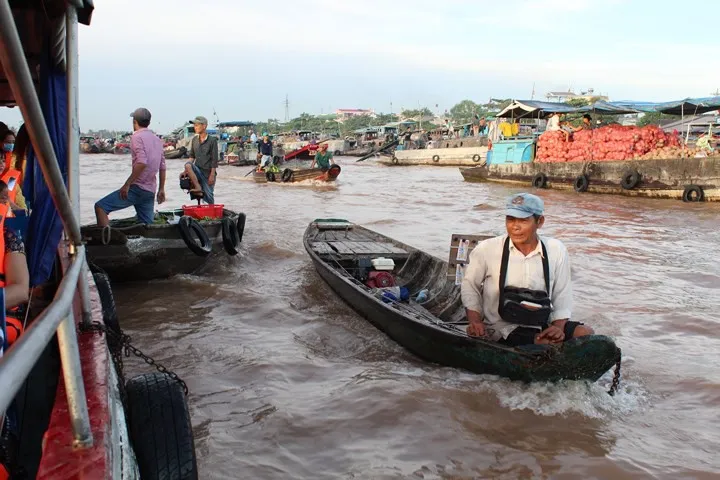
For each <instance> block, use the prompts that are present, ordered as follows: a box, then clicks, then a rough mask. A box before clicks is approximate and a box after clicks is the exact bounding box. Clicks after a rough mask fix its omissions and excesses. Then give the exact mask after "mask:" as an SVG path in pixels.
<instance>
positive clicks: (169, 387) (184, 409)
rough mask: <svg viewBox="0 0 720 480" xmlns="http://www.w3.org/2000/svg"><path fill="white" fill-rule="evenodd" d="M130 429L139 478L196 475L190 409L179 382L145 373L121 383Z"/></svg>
mask: <svg viewBox="0 0 720 480" xmlns="http://www.w3.org/2000/svg"><path fill="white" fill-rule="evenodd" d="M125 392H126V395H127V408H128V419H129V422H128V423H129V425H128V430H129V432H130V440H131V442H132V446H133V450H134V451H135V457H136V458H137V464H138V469H139V470H140V476H141V478H143V479H151V480H159V479H168V478H173V479H187V480H196V479H197V478H198V468H197V457H196V454H195V439H194V436H193V431H192V423H191V421H190V413H189V412H188V406H187V403H186V401H185V395H184V394H183V388H182V386H181V385H180V383H179V382H177V381H176V380H173V379H172V378H171V377H170V375H168V374H166V373H160V372H156V373H146V374H144V375H138V376H136V377H133V378H131V379H130V380H128V382H127V384H126V385H125Z"/></svg>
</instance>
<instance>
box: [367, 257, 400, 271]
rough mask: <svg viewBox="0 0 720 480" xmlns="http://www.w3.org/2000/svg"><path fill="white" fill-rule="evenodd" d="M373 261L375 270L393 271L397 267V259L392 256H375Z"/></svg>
mask: <svg viewBox="0 0 720 480" xmlns="http://www.w3.org/2000/svg"><path fill="white" fill-rule="evenodd" d="M371 262H372V265H373V268H374V269H375V270H387V271H392V270H394V269H395V261H394V260H393V259H392V258H385V257H380V258H373V259H372V260H371Z"/></svg>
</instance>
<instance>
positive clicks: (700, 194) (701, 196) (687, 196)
mask: <svg viewBox="0 0 720 480" xmlns="http://www.w3.org/2000/svg"><path fill="white" fill-rule="evenodd" d="M682 199H683V202H702V201H703V200H705V192H704V191H703V189H702V187H701V186H699V185H688V186H686V187H685V190H683V194H682Z"/></svg>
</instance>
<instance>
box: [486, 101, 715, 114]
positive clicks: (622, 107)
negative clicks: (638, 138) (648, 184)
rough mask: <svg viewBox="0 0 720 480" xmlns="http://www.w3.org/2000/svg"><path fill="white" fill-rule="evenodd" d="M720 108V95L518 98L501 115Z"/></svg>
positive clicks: (697, 111)
mask: <svg viewBox="0 0 720 480" xmlns="http://www.w3.org/2000/svg"><path fill="white" fill-rule="evenodd" d="M713 110H720V97H702V98H686V99H684V100H677V101H673V102H636V101H630V100H622V101H617V102H602V101H600V102H595V103H593V104H592V105H587V106H584V107H573V106H570V105H568V104H566V103H553V102H538V101H535V100H514V101H513V102H512V103H511V104H510V105H508V106H507V107H505V108H504V109H503V110H502V111H501V112H500V113H498V114H497V116H498V117H504V118H545V117H547V116H548V115H550V114H551V113H587V112H594V113H598V114H601V115H625V114H628V113H651V112H658V113H664V114H667V115H696V114H700V113H706V112H712V111H713Z"/></svg>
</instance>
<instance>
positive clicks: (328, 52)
mask: <svg viewBox="0 0 720 480" xmlns="http://www.w3.org/2000/svg"><path fill="white" fill-rule="evenodd" d="M95 3H96V10H95V13H94V15H93V21H92V25H91V26H90V27H87V26H81V27H80V124H81V128H82V129H83V130H88V129H91V128H92V129H99V128H116V129H123V128H129V126H130V119H129V113H130V112H131V111H132V110H133V109H135V108H136V107H138V106H144V107H147V108H149V109H150V111H151V112H152V114H153V122H152V125H151V128H154V129H155V130H156V131H158V132H159V133H166V132H168V131H170V130H172V129H173V128H175V127H177V126H179V125H180V124H181V123H183V122H184V121H186V120H188V119H190V118H192V117H194V116H195V115H204V116H206V117H208V118H209V119H210V120H211V122H213V121H215V116H214V115H213V109H214V110H215V111H216V112H217V116H218V118H219V119H220V120H221V121H228V120H253V121H261V120H266V119H268V118H278V119H280V120H283V119H284V117H285V106H284V100H285V95H286V94H287V95H288V97H289V102H290V107H289V114H290V117H295V116H298V115H299V114H300V113H302V112H308V113H312V114H319V113H328V112H329V111H334V110H335V109H337V108H372V109H375V110H376V111H378V112H390V111H391V108H392V111H393V112H395V113H397V112H398V111H400V109H401V108H417V107H418V106H419V105H420V106H427V107H429V108H431V109H432V110H433V111H435V110H439V111H441V112H442V111H444V110H445V109H449V108H450V107H451V106H453V105H454V104H455V103H457V102H459V101H460V100H463V99H465V98H469V99H472V100H474V101H476V102H485V101H487V99H489V98H490V97H495V98H507V97H512V98H517V99H528V98H530V96H531V95H532V93H533V84H535V98H536V99H538V98H542V99H544V95H545V94H546V93H547V92H548V91H551V90H567V89H568V88H572V89H573V90H574V91H576V92H579V91H580V90H585V89H587V88H589V87H592V88H594V89H595V92H598V93H602V94H606V95H609V96H610V99H611V100H627V99H633V100H649V101H665V100H668V101H669V100H675V99H679V98H684V97H697V96H708V95H709V94H710V93H711V92H714V91H715V90H716V89H717V88H720V60H718V56H717V48H716V47H717V45H718V43H719V42H718V38H719V37H718V34H717V32H716V31H715V29H714V28H713V27H712V26H711V25H712V23H708V24H707V26H705V24H704V23H703V19H717V18H718V13H720V2H717V1H716V0H715V1H710V0H699V1H695V2H691V3H688V4H683V3H678V2H664V1H659V0H655V1H653V0H503V1H492V2H489V1H484V0H454V1H453V0H445V1H444V2H443V1H438V0H432V1H430V0H362V1H357V2H356V1H350V0H269V1H265V2H260V1H255V2H250V1H246V0H206V1H204V2H197V1H190V0H144V1H138V0H123V1H119V0H112V1H102V2H95ZM684 5H686V6H687V7H688V8H687V9H686V8H685V6H684ZM713 21H714V20H713ZM436 104H437V105H438V108H437V109H436V107H435V105H436ZM16 112H17V110H15V112H14V113H11V114H9V118H8V114H7V113H4V114H1V115H2V116H1V117H0V119H3V118H6V119H8V120H10V122H9V123H10V124H13V125H14V124H16V123H17V121H18V120H19V117H18V116H17V113H16ZM16 117H17V118H16Z"/></svg>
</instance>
